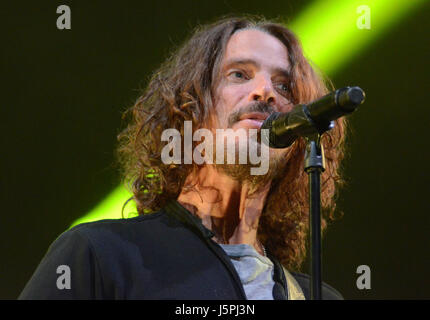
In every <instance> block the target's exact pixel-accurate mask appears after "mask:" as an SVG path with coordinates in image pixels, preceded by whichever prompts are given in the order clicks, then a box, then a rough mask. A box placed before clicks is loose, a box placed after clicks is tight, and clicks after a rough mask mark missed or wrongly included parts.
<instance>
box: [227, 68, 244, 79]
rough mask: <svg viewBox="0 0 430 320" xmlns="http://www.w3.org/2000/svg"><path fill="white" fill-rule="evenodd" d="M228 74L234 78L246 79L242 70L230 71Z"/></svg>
mask: <svg viewBox="0 0 430 320" xmlns="http://www.w3.org/2000/svg"><path fill="white" fill-rule="evenodd" d="M228 76H229V77H231V78H232V79H234V80H244V79H245V80H246V79H248V77H247V75H246V73H245V72H243V71H239V70H235V71H232V72H231V73H230V74H229V75H228Z"/></svg>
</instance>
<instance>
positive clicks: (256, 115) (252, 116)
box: [239, 112, 269, 122]
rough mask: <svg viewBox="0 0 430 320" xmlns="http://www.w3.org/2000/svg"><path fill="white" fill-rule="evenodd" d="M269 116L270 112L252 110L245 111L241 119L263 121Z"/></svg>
mask: <svg viewBox="0 0 430 320" xmlns="http://www.w3.org/2000/svg"><path fill="white" fill-rule="evenodd" d="M268 117H269V114H268V113H261V112H250V113H245V114H243V115H242V116H241V117H240V118H239V121H242V120H247V119H249V120H255V121H261V122H263V121H264V120H266V119H267V118H268Z"/></svg>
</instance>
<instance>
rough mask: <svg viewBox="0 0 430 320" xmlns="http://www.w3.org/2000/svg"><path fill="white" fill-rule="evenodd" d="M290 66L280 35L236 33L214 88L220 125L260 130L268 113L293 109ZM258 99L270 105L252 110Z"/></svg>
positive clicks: (228, 47)
mask: <svg viewBox="0 0 430 320" xmlns="http://www.w3.org/2000/svg"><path fill="white" fill-rule="evenodd" d="M289 67H290V64H289V61H288V52H287V48H286V47H285V46H284V44H283V43H282V42H281V41H279V40H278V39H277V38H275V37H273V36H271V35H269V34H267V33H264V32H262V31H259V30H255V29H249V30H243V31H239V32H237V33H235V34H233V36H232V37H231V38H230V40H229V42H228V43H227V48H226V52H225V54H224V57H223V60H222V62H221V66H220V72H219V75H218V81H217V87H216V88H215V91H214V93H215V114H216V118H217V120H218V123H217V128H223V129H226V128H232V129H235V130H236V129H238V128H245V129H248V128H256V129H258V128H260V126H261V124H262V122H263V121H264V119H265V118H267V115H268V114H270V113H272V112H274V111H278V112H287V111H289V110H291V108H292V106H293V105H292V103H291V101H290V100H289V86H288V83H289V79H288V70H289ZM256 102H263V103H266V104H267V106H266V108H264V110H263V109H260V110H261V111H260V112H249V111H248V110H250V106H252V105H255V104H256ZM254 109H255V108H254ZM257 109H258V108H257ZM251 110H252V108H251Z"/></svg>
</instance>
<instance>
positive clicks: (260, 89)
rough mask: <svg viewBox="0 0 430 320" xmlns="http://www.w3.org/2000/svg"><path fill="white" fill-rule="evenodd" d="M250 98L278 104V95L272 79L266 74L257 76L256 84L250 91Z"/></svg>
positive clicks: (272, 104)
mask: <svg viewBox="0 0 430 320" xmlns="http://www.w3.org/2000/svg"><path fill="white" fill-rule="evenodd" d="M249 100H250V101H263V102H266V103H267V104H269V105H271V106H274V105H275V104H276V95H275V89H274V88H273V84H272V80H271V79H270V78H267V77H265V76H260V77H258V78H257V77H256V78H255V86H254V87H253V89H252V91H251V93H250V96H249Z"/></svg>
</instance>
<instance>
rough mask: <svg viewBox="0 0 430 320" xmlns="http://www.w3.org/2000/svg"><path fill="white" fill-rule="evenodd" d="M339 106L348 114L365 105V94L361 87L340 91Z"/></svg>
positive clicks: (346, 88) (338, 95) (338, 96)
mask: <svg viewBox="0 0 430 320" xmlns="http://www.w3.org/2000/svg"><path fill="white" fill-rule="evenodd" d="M336 98H337V105H338V106H340V107H341V108H342V109H344V110H345V111H348V112H353V111H354V110H355V109H356V108H357V107H358V106H359V105H360V104H362V103H363V101H364V98H365V94H364V91H363V90H362V89H361V88H360V87H345V88H342V89H339V91H338V94H337V97H336Z"/></svg>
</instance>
